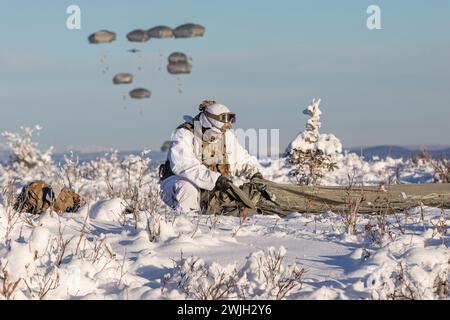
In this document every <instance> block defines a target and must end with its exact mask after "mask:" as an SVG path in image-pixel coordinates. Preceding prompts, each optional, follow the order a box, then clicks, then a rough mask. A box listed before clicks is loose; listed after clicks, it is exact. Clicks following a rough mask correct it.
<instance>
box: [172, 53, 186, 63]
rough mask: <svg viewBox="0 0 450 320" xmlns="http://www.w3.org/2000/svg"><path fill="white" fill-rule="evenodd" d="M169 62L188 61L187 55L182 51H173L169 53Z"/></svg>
mask: <svg viewBox="0 0 450 320" xmlns="http://www.w3.org/2000/svg"><path fill="white" fill-rule="evenodd" d="M168 60H169V63H178V62H188V57H187V55H185V54H184V53H183V52H174V53H171V54H170V55H169V58H168Z"/></svg>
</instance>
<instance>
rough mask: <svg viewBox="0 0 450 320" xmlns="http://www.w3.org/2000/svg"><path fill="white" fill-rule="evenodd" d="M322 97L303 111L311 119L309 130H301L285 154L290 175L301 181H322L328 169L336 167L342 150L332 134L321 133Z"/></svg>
mask: <svg viewBox="0 0 450 320" xmlns="http://www.w3.org/2000/svg"><path fill="white" fill-rule="evenodd" d="M319 106H320V99H318V100H316V99H314V100H313V101H312V102H311V104H310V105H309V106H308V107H307V108H306V109H305V110H304V111H303V113H304V114H306V115H308V116H309V117H310V118H309V119H308V121H307V123H306V130H305V131H303V132H301V133H300V134H299V135H298V136H297V137H296V138H295V139H294V140H293V141H292V142H291V143H290V144H289V146H288V148H287V150H286V155H287V157H288V162H289V163H290V164H291V165H292V167H293V169H292V170H291V172H290V174H291V175H292V176H294V177H295V179H296V180H297V182H298V183H300V184H306V185H314V184H317V183H319V181H320V179H321V178H323V177H324V175H325V172H326V171H329V172H330V171H334V170H335V169H336V168H337V165H336V162H335V159H334V157H335V155H336V154H339V153H341V152H342V144H341V142H340V141H339V139H338V138H336V136H334V135H333V134H320V133H319V128H320V126H321V123H320V115H321V114H322V112H321V111H320V109H319Z"/></svg>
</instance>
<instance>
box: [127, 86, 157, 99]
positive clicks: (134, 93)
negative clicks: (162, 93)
mask: <svg viewBox="0 0 450 320" xmlns="http://www.w3.org/2000/svg"><path fill="white" fill-rule="evenodd" d="M129 94H130V97H131V98H133V99H145V98H150V97H151V96H152V92H151V91H149V90H147V89H144V88H137V89H134V90H131V91H130V93H129Z"/></svg>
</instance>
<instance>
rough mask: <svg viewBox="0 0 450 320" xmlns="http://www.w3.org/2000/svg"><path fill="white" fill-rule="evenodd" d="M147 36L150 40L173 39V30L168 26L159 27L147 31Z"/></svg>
mask: <svg viewBox="0 0 450 320" xmlns="http://www.w3.org/2000/svg"><path fill="white" fill-rule="evenodd" d="M147 35H148V36H149V37H150V38H157V39H165V38H173V30H172V28H170V27H166V26H157V27H154V28H151V29H148V30H147Z"/></svg>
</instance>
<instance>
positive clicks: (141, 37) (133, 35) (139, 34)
mask: <svg viewBox="0 0 450 320" xmlns="http://www.w3.org/2000/svg"><path fill="white" fill-rule="evenodd" d="M127 39H128V41H131V42H145V41H148V40H149V39H150V37H149V36H148V34H147V31H145V30H142V29H136V30H133V31H131V32H130V33H128V34H127Z"/></svg>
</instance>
